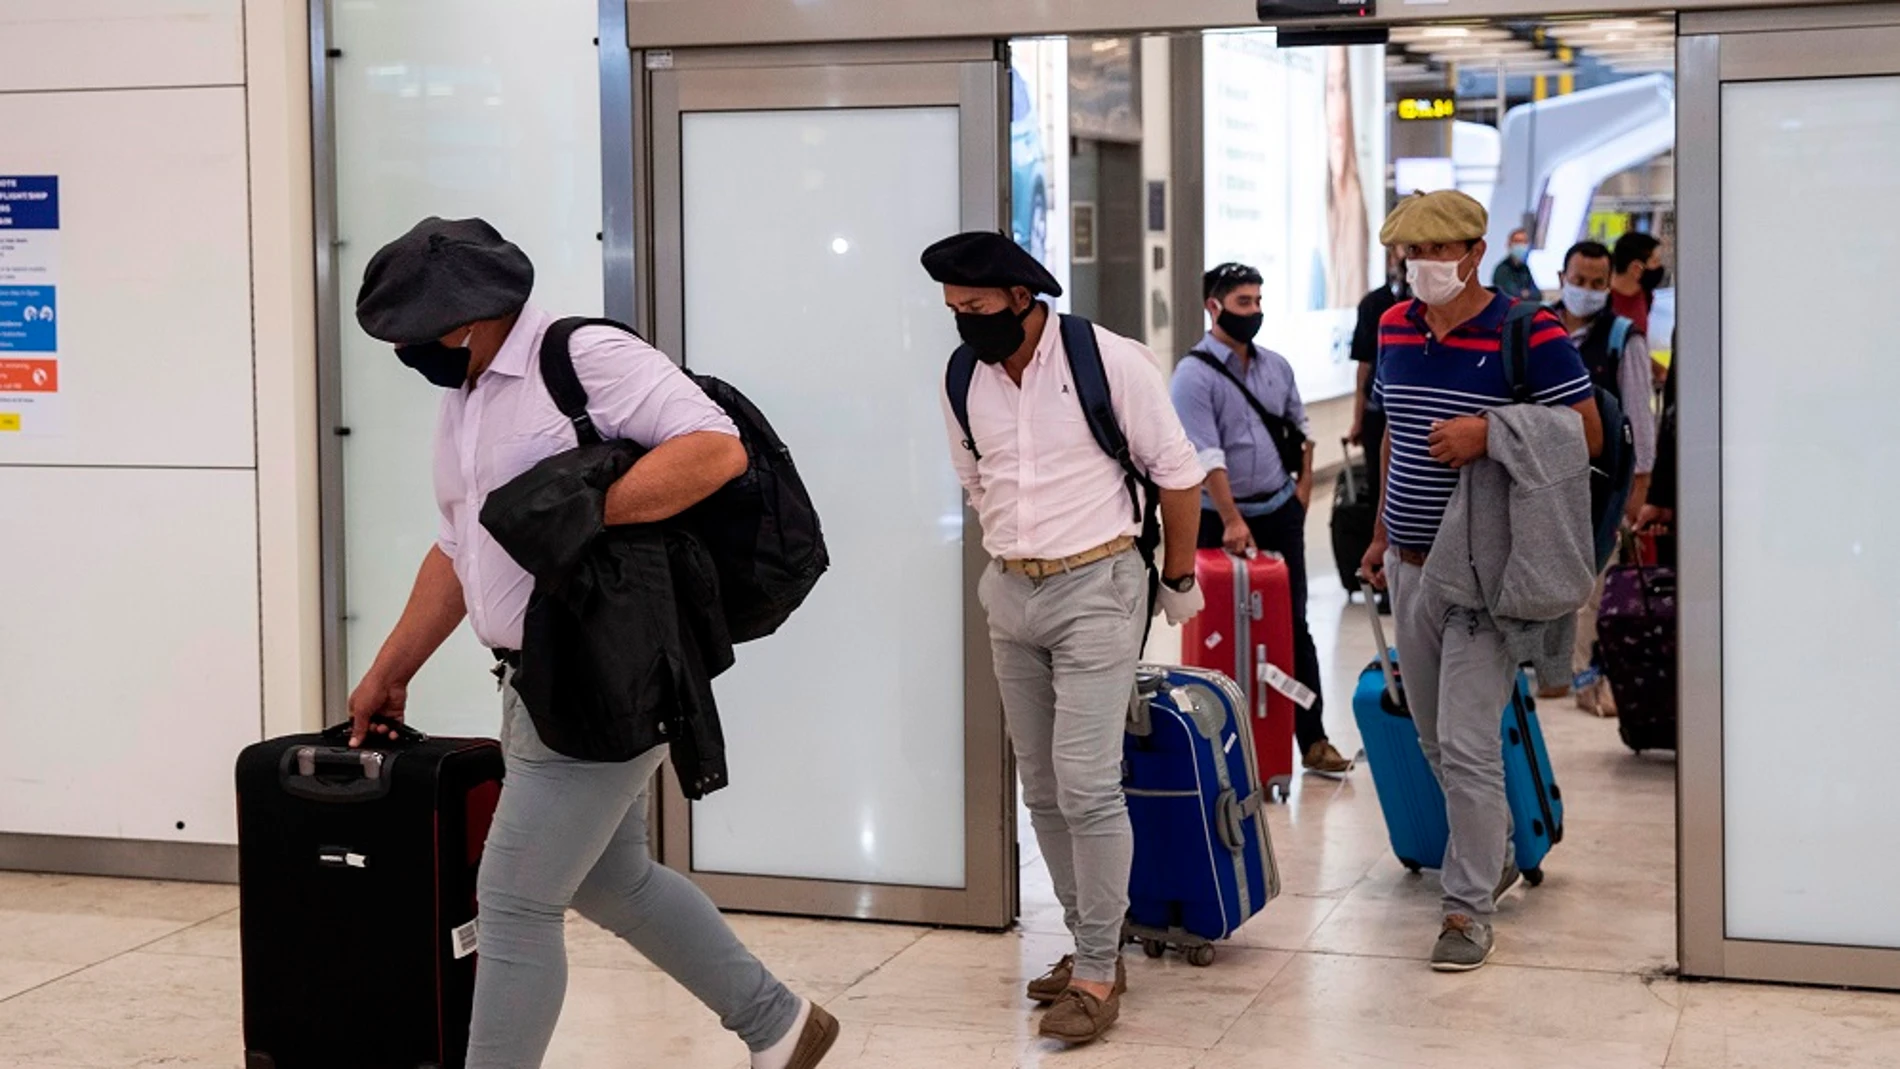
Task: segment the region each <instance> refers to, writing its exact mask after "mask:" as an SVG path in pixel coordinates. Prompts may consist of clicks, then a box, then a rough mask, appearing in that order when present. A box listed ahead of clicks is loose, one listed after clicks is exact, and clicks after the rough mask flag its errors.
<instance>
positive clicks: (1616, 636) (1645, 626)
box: [1597, 565, 1676, 753]
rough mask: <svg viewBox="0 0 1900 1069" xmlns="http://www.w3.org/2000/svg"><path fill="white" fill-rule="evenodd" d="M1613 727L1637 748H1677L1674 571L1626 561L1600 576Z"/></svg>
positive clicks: (1600, 631) (1600, 629)
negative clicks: (1614, 721) (1613, 704)
mask: <svg viewBox="0 0 1900 1069" xmlns="http://www.w3.org/2000/svg"><path fill="white" fill-rule="evenodd" d="M1597 644H1598V648H1599V649H1600V650H1601V651H1602V656H1603V674H1604V675H1605V676H1606V677H1607V678H1608V679H1609V681H1610V693H1611V694H1612V695H1614V696H1615V698H1616V715H1617V730H1618V733H1619V734H1621V735H1622V737H1623V743H1624V745H1626V746H1628V747H1629V748H1630V749H1632V750H1634V751H1636V752H1637V753H1642V752H1643V751H1644V750H1673V749H1675V748H1676V573H1675V572H1673V571H1671V570H1669V569H1667V568H1650V567H1644V566H1641V565H1625V566H1622V567H1618V568H1612V569H1610V572H1609V575H1608V576H1607V577H1605V579H1604V581H1603V607H1602V609H1601V610H1600V611H1599V612H1598V614H1597Z"/></svg>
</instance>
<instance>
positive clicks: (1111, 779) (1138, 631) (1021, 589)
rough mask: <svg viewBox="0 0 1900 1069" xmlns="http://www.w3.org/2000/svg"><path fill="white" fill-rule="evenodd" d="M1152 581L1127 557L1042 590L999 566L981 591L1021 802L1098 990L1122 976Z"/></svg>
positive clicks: (1083, 968)
mask: <svg viewBox="0 0 1900 1069" xmlns="http://www.w3.org/2000/svg"><path fill="white" fill-rule="evenodd" d="M1147 579H1148V577H1147V570H1146V568H1145V567H1144V565H1143V564H1142V562H1141V558H1140V556H1139V555H1138V554H1135V553H1133V552H1129V553H1123V554H1121V555H1120V556H1117V557H1114V558H1112V559H1110V560H1106V561H1102V562H1100V563H1097V564H1091V565H1088V566H1087V567H1084V568H1079V569H1077V570H1076V571H1073V572H1069V573H1066V574H1063V575H1058V576H1055V577H1053V578H1049V579H1044V580H1041V581H1037V580H1032V579H1028V578H1025V577H1023V576H1020V575H1012V574H1009V573H1007V572H1003V571H1001V570H1000V569H997V568H990V569H989V570H987V571H986V572H984V574H983V579H982V581H981V582H980V583H979V584H978V585H977V595H978V597H979V598H980V599H981V600H982V602H983V607H984V608H985V609H987V610H989V616H990V645H991V647H992V649H993V651H994V653H995V659H996V681H997V682H998V683H999V684H1001V686H1002V691H1003V712H1004V715H1005V717H1006V718H1007V719H1008V721H1009V734H1010V740H1011V742H1012V743H1013V744H1014V746H1015V750H1016V766H1017V769H1018V771H1019V772H1020V773H1021V775H1022V780H1023V800H1024V802H1025V803H1026V804H1027V805H1028V807H1029V819H1030V823H1031V825H1032V826H1033V827H1034V828H1035V830H1036V841H1037V843H1039V844H1040V845H1041V847H1042V856H1043V860H1044V861H1045V862H1047V863H1048V865H1049V877H1050V880H1051V882H1053V883H1054V884H1055V889H1056V898H1057V899H1059V900H1060V901H1061V902H1062V912H1063V920H1064V921H1065V923H1066V924H1067V925H1068V928H1069V932H1070V934H1072V935H1073V936H1074V937H1075V957H1076V962H1075V976H1076V978H1077V979H1081V980H1089V981H1094V982H1099V983H1112V982H1113V981H1114V979H1115V963H1116V961H1117V960H1118V959H1119V958H1120V956H1121V932H1122V920H1123V918H1124V917H1125V916H1126V915H1127V913H1128V870H1129V866H1130V865H1131V864H1132V863H1133V861H1134V852H1135V845H1134V834H1133V832H1132V830H1131V829H1130V827H1129V824H1128V803H1127V799H1125V798H1124V797H1123V796H1122V782H1121V781H1122V774H1121V767H1122V735H1123V732H1124V729H1125V726H1126V724H1127V721H1128V700H1129V697H1130V696H1131V695H1132V694H1133V692H1134V686H1135V661H1136V659H1137V658H1138V657H1139V656H1140V653H1141V651H1140V649H1139V647H1140V645H1141V635H1142V630H1143V625H1144V624H1145V623H1146V622H1147V620H1146V615H1147V611H1148V605H1147V592H1148V587H1147Z"/></svg>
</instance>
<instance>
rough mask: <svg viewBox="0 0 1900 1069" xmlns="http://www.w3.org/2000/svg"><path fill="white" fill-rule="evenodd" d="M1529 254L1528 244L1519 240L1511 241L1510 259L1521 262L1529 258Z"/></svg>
mask: <svg viewBox="0 0 1900 1069" xmlns="http://www.w3.org/2000/svg"><path fill="white" fill-rule="evenodd" d="M1530 255H1531V247H1530V246H1529V245H1527V244H1525V243H1523V242H1521V241H1520V242H1513V243H1512V245H1511V259H1513V260H1516V261H1517V262H1518V263H1523V262H1524V261H1525V260H1528V259H1530Z"/></svg>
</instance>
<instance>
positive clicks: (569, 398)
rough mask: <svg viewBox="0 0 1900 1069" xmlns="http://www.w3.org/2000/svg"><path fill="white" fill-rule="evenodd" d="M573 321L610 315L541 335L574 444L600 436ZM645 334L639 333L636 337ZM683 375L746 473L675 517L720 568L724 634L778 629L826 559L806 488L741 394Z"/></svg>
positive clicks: (760, 634)
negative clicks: (737, 449)
mask: <svg viewBox="0 0 1900 1069" xmlns="http://www.w3.org/2000/svg"><path fill="white" fill-rule="evenodd" d="M582 327H612V328H614V329H615V330H620V331H625V332H626V333H628V334H631V335H632V336H634V337H636V338H638V337H640V334H639V332H637V331H635V330H634V329H633V328H632V327H629V326H626V325H624V324H622V323H617V322H615V321H613V320H611V319H582V318H578V317H576V318H571V319H562V320H558V321H556V322H555V323H554V324H553V325H552V326H550V327H548V332H547V334H546V335H545V336H544V337H543V338H542V340H541V381H542V382H544V383H546V384H547V388H548V396H550V397H552V398H553V399H554V405H555V407H556V408H558V409H560V410H561V414H562V415H563V416H566V417H567V418H568V421H569V422H571V423H572V424H574V433H575V435H576V437H577V438H578V439H579V440H580V444H582V445H594V444H597V443H599V442H600V441H601V440H602V438H601V435H600V431H599V430H598V429H597V428H596V427H595V426H594V421H593V419H592V417H590V416H589V415H588V414H587V391H586V389H585V388H584V387H582V386H581V380H580V377H579V376H578V375H576V374H575V373H574V359H573V354H572V353H571V352H569V350H568V341H569V339H570V338H572V337H573V334H574V332H575V331H576V330H578V329H580V328H582ZM643 340H644V339H643ZM686 375H687V376H688V377H689V378H691V379H692V380H693V381H694V382H695V383H697V384H698V385H699V388H700V389H702V390H704V391H705V392H706V396H708V397H710V398H712V401H713V403H714V404H716V405H718V406H719V407H720V408H721V409H724V410H725V413H726V415H727V416H728V417H730V418H731V420H732V422H733V424H734V425H736V426H737V427H738V429H739V438H740V440H741V441H743V442H744V443H745V451H746V461H747V464H746V472H745V474H744V475H741V476H740V477H739V478H737V479H734V480H733V481H732V482H729V483H727V484H726V485H725V486H723V487H721V488H720V489H719V490H717V491H716V492H714V494H713V495H712V496H711V497H709V498H707V499H706V500H704V501H702V502H700V503H699V504H697V505H694V506H693V507H692V508H690V509H688V510H686V512H685V513H683V514H682V515H681V516H680V519H681V520H682V521H683V522H684V523H686V524H687V525H688V526H690V527H691V529H692V531H693V533H694V534H695V535H697V536H698V537H699V539H700V541H702V542H704V543H705V544H706V548H707V549H708V550H709V551H710V552H711V553H712V558H713V560H714V562H715V563H716V564H717V565H718V569H719V600H720V603H721V606H722V608H723V609H724V610H725V615H726V626H727V628H728V629H729V630H730V631H731V633H732V641H733V642H735V643H739V642H750V641H752V640H753V639H758V638H764V637H765V636H767V635H769V634H771V633H773V632H774V631H777V630H778V629H779V627H780V626H781V625H782V624H784V623H785V620H786V618H787V617H789V616H791V614H792V611H793V610H795V609H797V608H798V607H799V606H800V605H801V604H803V603H804V601H805V597H806V596H807V595H809V594H810V593H811V590H812V587H814V586H816V585H817V583H818V577H819V576H821V575H823V574H824V573H825V569H827V568H828V567H830V566H831V558H830V556H829V555H828V554H827V553H826V551H825V535H824V531H823V530H822V529H821V528H820V527H819V523H818V510H817V509H816V508H815V507H813V505H812V501H811V494H809V493H808V492H806V490H805V482H804V480H803V479H800V478H799V476H798V468H797V466H796V465H795V464H794V463H793V462H792V452H791V450H790V449H787V448H786V447H785V443H784V442H783V441H782V440H781V439H780V438H779V436H778V433H777V432H776V431H774V430H773V429H772V424H771V423H770V422H768V421H767V420H766V418H765V413H763V412H760V411H759V409H758V406H756V405H754V404H753V403H752V402H751V401H750V400H748V399H747V398H746V396H745V395H744V394H742V393H740V392H739V391H738V390H737V389H736V388H734V387H733V386H732V385H731V384H729V383H727V382H724V381H722V380H720V379H716V378H714V377H712V376H711V375H696V374H694V373H693V372H691V371H688V372H686Z"/></svg>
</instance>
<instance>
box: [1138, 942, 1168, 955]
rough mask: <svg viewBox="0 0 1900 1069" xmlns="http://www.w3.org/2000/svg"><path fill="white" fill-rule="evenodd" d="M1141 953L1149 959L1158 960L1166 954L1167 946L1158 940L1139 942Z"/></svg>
mask: <svg viewBox="0 0 1900 1069" xmlns="http://www.w3.org/2000/svg"><path fill="white" fill-rule="evenodd" d="M1141 952H1142V953H1143V954H1146V955H1148V956H1149V957H1151V958H1158V957H1160V956H1161V955H1163V954H1166V953H1167V952H1168V944H1166V943H1163V942H1162V941H1161V940H1159V939H1143V940H1142V941H1141Z"/></svg>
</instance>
